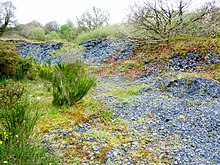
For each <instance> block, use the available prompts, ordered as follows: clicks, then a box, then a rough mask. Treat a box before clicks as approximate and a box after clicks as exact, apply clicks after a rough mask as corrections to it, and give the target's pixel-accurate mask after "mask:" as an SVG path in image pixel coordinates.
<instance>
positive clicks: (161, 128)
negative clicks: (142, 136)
mask: <svg viewBox="0 0 220 165" xmlns="http://www.w3.org/2000/svg"><path fill="white" fill-rule="evenodd" d="M156 75H158V74H154V75H149V76H148V77H147V76H145V81H146V82H147V83H149V82H152V79H153V78H156V77H154V76H156ZM108 80H109V78H108ZM115 80H116V79H115V78H113V79H112V81H114V82H115ZM101 81H103V83H105V82H106V81H105V80H103V78H102V80H101ZM188 81H191V83H190V84H187V82H188ZM143 82H144V80H143V77H140V80H136V82H132V84H138V83H141V84H142V83H143ZM119 84H120V85H119ZM129 85H130V84H128V83H126V85H125V84H124V87H126V86H129ZM118 86H122V82H121V81H120V82H119V83H118V85H117V84H116V85H115V86H114V87H112V89H114V88H118ZM152 86H154V87H152V89H151V90H149V91H145V92H143V89H142V92H140V94H139V95H137V96H135V97H131V98H124V99H123V101H125V100H127V101H128V103H127V104H124V103H123V101H118V100H117V97H112V96H105V97H100V98H98V99H99V101H100V100H102V101H103V102H105V103H106V104H108V106H109V107H110V109H111V110H112V111H113V113H114V117H115V119H116V118H122V119H124V120H126V121H128V122H129V124H130V128H131V132H136V133H142V132H151V133H152V135H153V137H154V138H158V139H159V140H161V141H163V140H168V141H173V139H174V138H177V139H178V141H177V143H179V144H180V146H179V147H177V148H173V149H172V151H171V152H172V153H173V154H174V155H175V156H174V157H175V159H173V162H172V164H220V134H219V133H220V111H219V110H220V95H219V94H220V84H219V83H218V82H217V81H215V80H211V79H199V78H195V79H191V80H186V79H180V80H175V81H173V82H170V83H169V84H168V85H167V90H166V91H161V89H160V88H158V87H157V86H155V85H152ZM186 86H187V87H186ZM107 88H109V87H107ZM205 88H206V89H205ZM201 89H203V90H201ZM97 90H99V89H98V88H97ZM180 91H183V92H182V93H181V92H180ZM198 93H200V95H199V97H197V94H198ZM149 114H151V115H152V116H153V117H154V118H155V120H154V121H150V122H148V119H149ZM140 118H141V119H143V120H142V122H138V120H139V119H140ZM132 144H133V145H134V146H136V145H137V144H138V141H137V142H132ZM118 149H119V151H120V152H122V153H125V152H126V151H125V149H122V148H118ZM127 149H128V148H126V150H127ZM129 150H130V149H129ZM133 150H134V149H131V150H130V152H131V151H133ZM112 152H113V151H112ZM110 155H112V156H111V158H112V159H113V157H114V154H113V153H112V154H110ZM125 155H126V154H124V156H125ZM112 161H113V160H112ZM128 162H130V163H129V164H134V163H132V160H130V161H127V162H126V163H128Z"/></svg>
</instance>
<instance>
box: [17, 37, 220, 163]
mask: <svg viewBox="0 0 220 165" xmlns="http://www.w3.org/2000/svg"><path fill="white" fill-rule="evenodd" d="M201 43H203V45H201ZM81 45H82V46H84V47H85V49H84V50H83V51H82V53H81V54H80V55H78V56H76V58H77V59H78V58H81V60H83V61H85V62H87V66H86V67H87V70H88V71H89V72H90V74H94V75H95V76H96V86H95V87H93V88H92V89H91V90H90V91H89V93H88V94H87V95H86V97H85V98H84V99H83V100H81V101H79V102H78V103H77V104H76V105H74V106H73V107H60V108H55V107H54V106H53V105H52V104H51V102H52V97H51V96H52V95H51V91H50V90H47V89H48V88H50V87H49V86H48V85H43V84H42V81H27V82H24V83H25V87H26V88H27V90H28V91H29V93H30V94H31V97H32V99H33V100H34V102H35V104H36V106H37V107H38V109H39V111H40V112H41V113H42V116H41V118H40V120H39V121H38V124H37V126H36V128H35V133H36V134H38V135H39V137H40V140H39V142H40V145H42V146H45V147H46V148H47V149H48V151H49V153H51V154H52V153H53V154H55V155H56V156H57V157H58V162H59V163H58V164H75V163H77V162H78V163H79V164H84V165H85V164H151V163H152V164H218V163H220V159H219V154H220V150H219V132H220V130H219V128H220V127H219V123H220V121H219V119H220V116H219V109H220V83H219V80H220V79H219V78H220V55H219V53H218V52H219V41H218V40H215V39H210V40H205V41H204V40H196V39H191V40H190V39H181V40H175V41H173V42H171V43H170V44H169V47H167V45H166V44H165V43H160V44H158V46H152V45H149V46H146V45H145V44H140V43H139V44H137V43H135V42H130V41H125V40H121V41H120V40H92V41H88V42H86V43H83V44H81ZM187 46H189V47H188V49H186V47H187ZM44 48H47V46H44V47H43V48H42V49H44ZM132 49H133V50H132ZM131 50H132V52H133V53H131ZM21 51H22V50H21ZM69 51H70V50H69ZM71 51H72V50H71ZM108 51H109V52H108ZM94 52H96V53H94ZM67 54H68V53H67ZM72 59H73V58H72Z"/></svg>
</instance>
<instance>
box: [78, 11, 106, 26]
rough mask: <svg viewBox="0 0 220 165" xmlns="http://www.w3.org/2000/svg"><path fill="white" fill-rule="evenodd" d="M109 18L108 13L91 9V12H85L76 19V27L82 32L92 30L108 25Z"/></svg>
mask: <svg viewBox="0 0 220 165" xmlns="http://www.w3.org/2000/svg"><path fill="white" fill-rule="evenodd" d="M109 16H110V14H109V12H107V11H102V9H100V8H96V7H93V8H92V10H86V11H85V12H84V13H83V14H82V15H81V16H80V17H79V18H77V25H78V27H79V28H80V29H82V30H94V29H96V28H97V27H100V26H103V25H108V21H109Z"/></svg>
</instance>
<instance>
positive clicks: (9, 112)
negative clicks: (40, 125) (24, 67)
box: [0, 80, 51, 165]
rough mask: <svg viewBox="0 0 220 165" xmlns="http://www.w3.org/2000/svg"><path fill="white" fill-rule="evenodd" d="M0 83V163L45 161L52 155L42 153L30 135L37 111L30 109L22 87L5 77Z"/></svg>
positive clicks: (35, 162) (40, 162) (25, 164)
mask: <svg viewBox="0 0 220 165" xmlns="http://www.w3.org/2000/svg"><path fill="white" fill-rule="evenodd" d="M0 85H1V88H0V91H1V93H0V99H1V106H0V164H4V163H5V164H10V165H14V164H16V165H28V164H45V165H46V164H47V165H48V164H49V163H50V162H51V159H50V158H48V157H47V156H46V155H45V151H46V150H45V149H39V148H38V147H37V146H35V143H34V141H33V140H32V139H31V137H32V135H31V134H32V131H33V128H34V126H35V124H36V122H37V120H38V119H39V117H40V115H39V113H38V112H32V111H31V104H30V102H29V100H28V98H27V97H26V96H24V88H23V87H22V86H21V85H19V84H16V83H14V82H11V81H8V80H4V81H2V82H1V83H0Z"/></svg>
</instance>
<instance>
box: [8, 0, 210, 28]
mask: <svg viewBox="0 0 220 165" xmlns="http://www.w3.org/2000/svg"><path fill="white" fill-rule="evenodd" d="M9 1H11V2H12V3H13V5H14V6H15V7H16V11H15V16H16V18H17V20H18V22H19V23H20V24H26V23H29V22H31V21H33V20H36V21H38V22H40V23H41V24H43V25H45V24H46V23H47V22H49V21H57V22H58V23H59V24H65V22H66V20H68V19H69V20H71V21H73V22H74V21H75V20H76V17H79V16H80V15H82V13H83V12H84V11H86V10H87V9H91V8H92V7H93V6H95V7H98V8H101V9H102V10H104V11H108V12H110V23H111V24H114V23H120V22H122V20H123V19H124V18H125V17H126V15H127V14H128V11H129V5H132V4H134V2H137V3H139V2H143V1H144V0H9ZM204 1H208V0H199V1H198V0H197V3H202V2H204ZM194 5H195V4H194Z"/></svg>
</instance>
